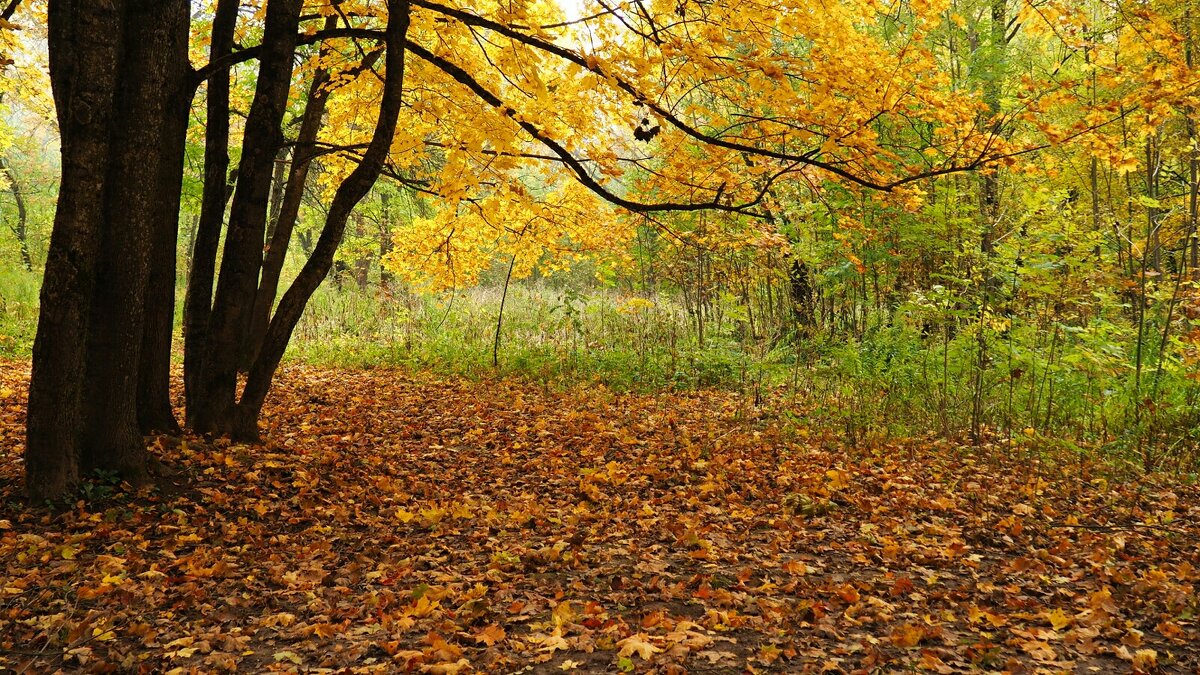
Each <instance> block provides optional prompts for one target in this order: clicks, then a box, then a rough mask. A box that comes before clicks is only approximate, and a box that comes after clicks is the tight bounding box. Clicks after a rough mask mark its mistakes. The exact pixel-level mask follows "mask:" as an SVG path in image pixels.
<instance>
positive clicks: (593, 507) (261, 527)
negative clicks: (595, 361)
mask: <svg viewBox="0 0 1200 675" xmlns="http://www.w3.org/2000/svg"><path fill="white" fill-rule="evenodd" d="M27 379H28V366H27V364H24V363H15V362H4V363H0V414H2V418H0V500H2V501H0V504H2V505H3V506H2V510H0V562H2V563H3V568H2V569H3V571H2V573H0V671H2V670H4V669H8V670H11V671H14V672H19V673H20V672H52V671H55V670H60V671H66V672H75V671H83V672H87V671H92V672H114V671H115V672H156V673H157V672H168V671H174V672H213V671H222V670H239V671H243V672H261V671H270V670H278V671H305V672H322V671H333V672H348V673H357V672H404V671H413V672H433V673H454V672H505V673H513V672H534V673H545V672H563V671H567V672H569V671H572V670H574V671H577V672H618V671H636V672H659V673H674V672H696V673H736V672H845V673H851V672H892V671H930V672H936V673H952V672H967V671H980V670H984V671H996V672H1004V671H1007V672H1082V673H1086V672H1099V673H1109V672H1195V671H1196V669H1197V667H1200V647H1198V645H1200V628H1198V624H1197V616H1196V615H1197V612H1198V610H1200V607H1198V601H1197V595H1196V584H1197V581H1200V551H1198V550H1197V542H1198V541H1200V538H1198V535H1200V526H1198V525H1197V520H1198V518H1200V491H1198V490H1197V488H1196V486H1195V485H1189V484H1186V483H1182V482H1180V481H1179V480H1177V479H1176V480H1171V479H1168V478H1164V477H1142V478H1140V479H1136V480H1134V479H1129V480H1125V481H1118V480H1115V479H1113V478H1112V477H1111V475H1107V474H1105V473H1104V472H1102V471H1101V470H1100V469H1099V468H1098V467H1094V466H1089V465H1087V464H1086V463H1080V461H1079V459H1078V457H1070V456H1066V457H1063V456H1055V455H1053V454H1051V453H1047V452H1042V451H1039V448H1038V445H1039V444H1038V443H1037V442H1035V441H1032V440H1030V441H1029V442H1028V443H1026V444H1025V445H1021V446H1017V447H1010V446H1005V447H990V448H983V449H975V450H972V449H969V448H964V447H957V446H954V445H951V444H945V443H938V442H929V441H906V442H896V443H891V444H880V445H877V446H874V447H869V448H859V447H845V446H843V445H840V444H838V443H837V442H835V441H833V440H831V439H825V438H819V437H816V436H813V437H809V435H808V434H806V432H805V429H803V428H797V427H796V425H794V424H791V423H786V422H785V421H783V420H781V419H779V418H777V417H774V416H772V414H770V413H769V412H768V411H764V410H760V409H756V408H754V407H752V406H750V405H749V404H747V403H746V402H745V401H744V400H743V399H741V398H739V397H737V396H735V395H732V394H725V393H714V392H705V393H695V394H670V395H667V394H663V395H658V396H641V395H617V394H613V393H610V392H608V391H606V390H604V389H603V388H598V387H592V388H580V389H578V390H576V391H571V392H552V391H547V390H545V389H543V388H539V387H537V386H533V385H528V384H522V383H518V382H510V381H498V382H483V383H479V382H467V381H459V380H440V379H433V378H432V377H427V376H423V375H419V374H412V373H407V372H401V371H388V370H374V371H344V370H322V369H316V368H310V367H299V366H292V367H289V368H287V369H286V370H285V372H283V373H282V375H281V377H280V381H279V385H278V387H277V389H276V391H275V393H274V395H273V399H272V400H273V404H272V405H271V407H270V408H269V409H268V411H267V412H266V416H265V430H266V433H265V438H267V439H268V441H267V442H266V443H265V444H263V445H253V446H244V445H230V444H228V443H225V442H221V441H216V442H211V441H207V440H204V439H200V438H197V437H193V436H188V437H185V438H183V439H170V438H166V437H163V438H159V439H155V440H154V441H153V442H154V452H155V456H156V457H157V459H158V460H159V462H160V463H161V467H160V468H161V473H162V474H164V475H163V476H162V477H161V479H160V481H159V484H158V485H157V486H156V487H155V488H153V489H147V490H142V491H140V492H131V491H129V490H126V489H122V487H121V486H113V485H111V484H106V483H104V482H102V481H101V482H93V483H89V484H88V485H86V486H85V487H84V488H83V491H82V493H81V495H82V496H83V497H86V499H83V498H81V499H80V501H78V502H77V503H76V504H75V505H74V506H73V507H72V508H69V509H66V510H64V511H60V512H50V511H46V510H44V509H31V508H28V507H25V506H23V505H21V503H20V480H21V477H20V473H21V459H20V453H21V448H22V442H23V437H22V433H23V432H22V420H23V411H24V401H25V390H26V386H27Z"/></svg>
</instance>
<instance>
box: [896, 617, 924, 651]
mask: <svg viewBox="0 0 1200 675" xmlns="http://www.w3.org/2000/svg"><path fill="white" fill-rule="evenodd" d="M924 637H925V629H924V628H922V627H921V626H919V625H917V624H914V623H906V624H901V625H899V626H896V627H895V628H893V629H892V644H894V645H896V646H897V647H900V648H902V649H911V648H912V647H916V646H917V645H918V644H920V643H921V639H922V638H924Z"/></svg>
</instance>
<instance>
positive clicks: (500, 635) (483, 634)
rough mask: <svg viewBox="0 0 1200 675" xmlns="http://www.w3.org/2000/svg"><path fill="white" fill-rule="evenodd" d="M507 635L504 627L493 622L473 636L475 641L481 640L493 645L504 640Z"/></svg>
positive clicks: (483, 642)
mask: <svg viewBox="0 0 1200 675" xmlns="http://www.w3.org/2000/svg"><path fill="white" fill-rule="evenodd" d="M505 636H506V633H505V632H504V629H503V628H501V627H500V626H499V625H498V624H492V625H490V626H488V627H486V628H483V629H481V630H480V631H479V632H478V633H475V635H474V636H473V638H474V640H475V642H479V643H482V644H485V645H487V646H489V647H491V646H492V645H494V644H496V643H497V642H500V641H501V640H503V639H504V638H505Z"/></svg>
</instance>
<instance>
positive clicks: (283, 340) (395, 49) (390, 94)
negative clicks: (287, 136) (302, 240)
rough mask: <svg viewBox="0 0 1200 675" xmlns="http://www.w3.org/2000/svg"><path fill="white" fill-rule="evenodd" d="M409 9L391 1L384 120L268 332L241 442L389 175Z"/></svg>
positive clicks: (253, 433)
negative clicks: (350, 235)
mask: <svg viewBox="0 0 1200 675" xmlns="http://www.w3.org/2000/svg"><path fill="white" fill-rule="evenodd" d="M409 9H410V7H409V3H408V0H388V20H387V29H386V48H387V56H386V60H385V74H384V84H383V94H382V97H381V99H380V102H379V118H378V120H377V121H376V122H375V131H374V133H373V134H372V136H371V142H370V144H369V145H368V147H367V150H366V152H365V153H363V158H362V161H361V162H360V163H359V165H358V166H357V167H355V168H354V171H352V172H351V173H350V175H349V176H347V177H346V180H345V181H343V182H342V184H341V185H339V186H338V189H337V192H336V193H335V194H334V197H333V203H332V204H330V207H329V215H327V216H326V218H325V227H324V228H322V230H321V236H320V238H319V239H318V240H317V244H316V246H315V247H314V249H313V254H312V257H310V258H309V259H308V261H307V262H306V263H305V265H304V267H303V269H301V270H300V274H299V275H297V277H296V280H295V281H294V282H293V283H292V285H291V287H290V288H288V290H287V292H286V293H285V294H284V295H283V298H282V299H281V300H280V301H279V308H278V309H277V310H276V311H275V316H274V317H273V318H272V319H271V325H270V327H269V328H268V329H267V336H266V340H265V341H264V342H263V348H262V351H261V352H260V353H259V356H258V358H257V359H256V360H255V362H254V366H253V367H252V368H251V369H250V374H249V376H248V378H247V380H246V389H245V392H244V393H243V394H242V398H241V401H240V402H239V403H238V406H237V413H236V425H235V428H234V430H233V431H234V436H235V437H236V438H242V439H253V438H257V437H258V417H259V415H260V413H261V412H262V406H263V402H264V401H265V400H266V397H267V392H268V391H269V390H270V387H271V380H272V379H273V378H274V376H275V371H276V369H277V368H278V367H279V362H280V360H281V359H282V358H283V352H284V350H285V349H286V348H287V343H288V340H289V339H290V338H291V335H292V331H293V330H294V329H295V327H296V323H297V322H298V321H299V320H300V315H301V314H302V313H303V312H304V306H305V304H307V303H308V300H309V298H311V297H312V294H313V292H314V291H316V290H317V287H318V286H319V285H320V284H321V281H322V280H324V278H325V276H326V275H327V274H329V269H330V267H332V265H333V255H334V253H335V252H336V251H337V247H338V245H339V244H340V243H341V241H342V237H343V235H344V234H345V231H346V221H347V220H348V219H349V217H350V213H351V212H352V211H353V210H354V207H355V206H356V205H357V204H358V202H359V201H360V200H361V199H362V198H363V197H364V196H365V195H366V194H367V192H368V191H369V190H370V189H371V186H372V185H374V184H375V181H376V179H378V178H379V174H380V173H381V171H382V170H383V163H384V160H385V159H387V155H388V151H389V149H390V147H391V142H392V137H393V136H394V135H395V133H396V121H397V119H398V117H399V114H400V106H401V98H402V92H403V90H404V53H405V50H404V41H405V35H406V34H407V33H408V25H409Z"/></svg>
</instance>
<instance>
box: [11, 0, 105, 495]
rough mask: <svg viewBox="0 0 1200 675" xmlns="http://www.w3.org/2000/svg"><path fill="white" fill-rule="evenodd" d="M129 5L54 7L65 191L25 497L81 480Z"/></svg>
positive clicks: (29, 423)
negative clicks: (90, 341)
mask: <svg viewBox="0 0 1200 675" xmlns="http://www.w3.org/2000/svg"><path fill="white" fill-rule="evenodd" d="M124 5H125V3H124V2H120V1H119V0H117V1H112V2H93V1H91V0H75V1H73V2H72V1H60V2H54V3H51V4H50V6H49V10H48V32H47V44H48V48H49V57H50V83H51V87H52V89H53V93H54V102H55V108H56V110H57V114H58V129H59V137H60V139H61V148H62V150H61V151H62V185H61V187H60V188H59V195H58V207H57V210H56V211H55V213H54V229H53V231H52V233H51V235H50V248H49V251H48V252H47V254H46V273H45V277H44V279H43V281H42V290H41V306H40V310H39V316H38V328H37V335H36V337H35V338H34V345H33V376H32V379H31V380H30V383H29V412H28V416H27V418H26V446H25V491H26V494H27V496H28V497H29V499H30V500H31V501H34V502H39V501H42V500H45V499H56V498H59V497H61V496H63V495H64V494H66V493H67V492H68V491H69V490H70V489H71V487H72V486H73V485H74V484H75V482H76V481H77V480H78V479H79V442H80V439H81V437H82V432H83V420H84V410H83V378H81V377H80V373H82V372H83V370H84V366H85V358H84V357H85V354H86V351H87V338H88V326H89V321H90V318H91V301H92V291H93V289H94V288H95V285H96V257H97V252H98V251H99V246H100V235H101V232H102V231H103V223H104V215H103V211H104V196H105V194H104V193H105V189H104V188H105V182H106V181H105V178H106V175H105V172H104V171H102V170H99V169H98V167H105V166H107V164H108V157H109V154H110V153H109V150H110V147H111V144H112V133H111V127H112V125H113V122H114V117H115V115H114V112H115V106H114V105H113V104H114V102H115V99H116V81H117V70H118V64H119V63H120V60H121V58H122V56H123V49H122V44H121V36H122V34H123V32H124V17H123V14H124V9H125V7H124Z"/></svg>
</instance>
